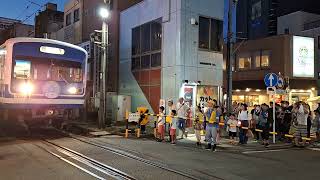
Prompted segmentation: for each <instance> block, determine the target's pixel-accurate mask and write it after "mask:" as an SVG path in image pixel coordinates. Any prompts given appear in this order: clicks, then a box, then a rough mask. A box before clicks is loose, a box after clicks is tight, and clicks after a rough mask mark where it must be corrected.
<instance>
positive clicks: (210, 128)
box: [205, 101, 219, 151]
mask: <svg viewBox="0 0 320 180" xmlns="http://www.w3.org/2000/svg"><path fill="white" fill-rule="evenodd" d="M205 116H206V119H207V126H206V142H208V145H207V147H206V149H207V150H210V149H212V151H215V149H216V144H217V142H216V139H217V134H218V128H219V123H217V119H216V117H217V114H216V109H215V104H214V102H213V101H209V102H208V109H207V110H206V112H205Z"/></svg>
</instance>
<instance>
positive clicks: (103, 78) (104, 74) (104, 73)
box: [99, 0, 111, 128]
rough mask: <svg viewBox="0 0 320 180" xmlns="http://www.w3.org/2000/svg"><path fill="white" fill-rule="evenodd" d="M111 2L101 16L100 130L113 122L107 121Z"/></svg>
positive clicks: (107, 3) (105, 1) (101, 12)
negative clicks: (108, 19) (108, 20)
mask: <svg viewBox="0 0 320 180" xmlns="http://www.w3.org/2000/svg"><path fill="white" fill-rule="evenodd" d="M109 3H110V1H107V0H104V6H105V7H104V9H101V11H100V15H101V17H102V31H101V41H102V42H101V46H102V48H101V52H102V53H101V68H100V70H101V71H100V75H99V78H100V104H99V128H104V127H105V125H106V124H107V125H110V124H111V122H107V121H106V116H107V113H106V105H107V103H106V100H107V98H106V90H107V89H106V84H107V79H108V67H107V65H108V63H107V61H108V24H107V18H108V16H109V5H110V4H109Z"/></svg>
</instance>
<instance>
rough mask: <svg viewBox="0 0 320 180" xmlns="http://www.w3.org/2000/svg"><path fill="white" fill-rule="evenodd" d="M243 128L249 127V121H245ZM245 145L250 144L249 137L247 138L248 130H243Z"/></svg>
mask: <svg viewBox="0 0 320 180" xmlns="http://www.w3.org/2000/svg"><path fill="white" fill-rule="evenodd" d="M243 127H244V128H248V127H249V121H243ZM243 130H244V131H243V143H244V144H247V142H248V136H247V132H248V129H243Z"/></svg>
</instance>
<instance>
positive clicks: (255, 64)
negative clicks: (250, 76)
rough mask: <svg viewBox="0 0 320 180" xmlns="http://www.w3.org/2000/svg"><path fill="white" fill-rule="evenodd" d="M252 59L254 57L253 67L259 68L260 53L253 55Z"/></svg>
mask: <svg viewBox="0 0 320 180" xmlns="http://www.w3.org/2000/svg"><path fill="white" fill-rule="evenodd" d="M253 57H254V67H255V68H260V67H261V54H260V52H256V53H254V55H253Z"/></svg>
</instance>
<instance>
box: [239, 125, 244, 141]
mask: <svg viewBox="0 0 320 180" xmlns="http://www.w3.org/2000/svg"><path fill="white" fill-rule="evenodd" d="M239 143H240V144H243V129H242V128H241V127H240V128H239Z"/></svg>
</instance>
